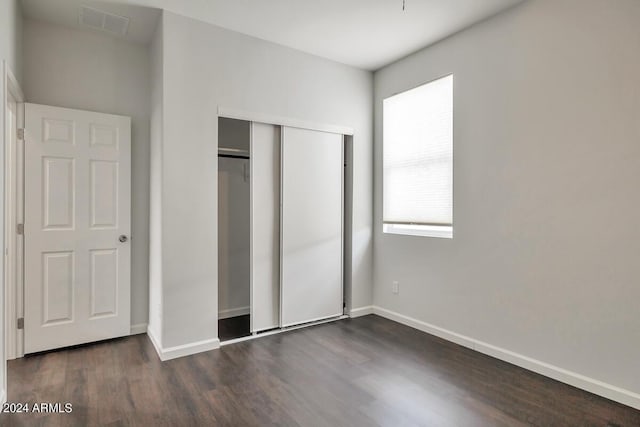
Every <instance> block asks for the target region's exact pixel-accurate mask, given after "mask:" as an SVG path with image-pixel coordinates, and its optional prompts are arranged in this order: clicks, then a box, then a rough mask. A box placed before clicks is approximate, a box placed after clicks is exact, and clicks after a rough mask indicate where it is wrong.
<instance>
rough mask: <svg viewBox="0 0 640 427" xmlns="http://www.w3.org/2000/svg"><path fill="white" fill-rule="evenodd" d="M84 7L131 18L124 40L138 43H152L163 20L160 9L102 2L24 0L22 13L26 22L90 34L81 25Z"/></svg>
mask: <svg viewBox="0 0 640 427" xmlns="http://www.w3.org/2000/svg"><path fill="white" fill-rule="evenodd" d="M132 3H133V2H132ZM82 6H88V7H91V8H94V9H98V10H101V11H103V12H108V13H112V14H115V15H119V16H124V17H127V18H129V28H128V31H127V34H126V35H125V36H124V37H121V38H123V39H126V40H128V41H131V42H135V43H148V42H150V41H151V39H152V38H153V34H154V32H155V28H156V25H157V23H158V19H159V18H160V10H159V9H155V8H150V7H142V6H137V5H133V4H121V3H116V2H111V1H99V0H22V13H23V15H24V17H26V18H31V19H35V20H38V21H45V22H51V23H53V24H58V25H63V26H65V27H71V28H77V29H82V30H87V29H88V28H87V27H84V26H82V25H80V19H79V13H80V8H81V7H82ZM90 31H94V30H90Z"/></svg>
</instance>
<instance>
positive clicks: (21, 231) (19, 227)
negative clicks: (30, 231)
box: [16, 224, 24, 235]
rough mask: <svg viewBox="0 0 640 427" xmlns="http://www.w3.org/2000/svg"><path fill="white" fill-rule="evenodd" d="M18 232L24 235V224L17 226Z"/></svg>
mask: <svg viewBox="0 0 640 427" xmlns="http://www.w3.org/2000/svg"><path fill="white" fill-rule="evenodd" d="M16 231H17V232H18V234H20V235H23V234H24V224H17V225H16Z"/></svg>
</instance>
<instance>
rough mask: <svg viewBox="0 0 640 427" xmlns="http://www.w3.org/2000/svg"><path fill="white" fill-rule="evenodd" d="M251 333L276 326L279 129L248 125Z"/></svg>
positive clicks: (278, 271) (278, 243)
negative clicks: (249, 154) (249, 139)
mask: <svg viewBox="0 0 640 427" xmlns="http://www.w3.org/2000/svg"><path fill="white" fill-rule="evenodd" d="M250 175H251V268H250V271H251V332H259V331H264V330H267V329H273V328H277V327H278V326H279V325H280V126H274V125H269V124H264V123H251V174H250Z"/></svg>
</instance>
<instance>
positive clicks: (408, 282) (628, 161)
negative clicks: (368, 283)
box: [374, 0, 640, 404]
mask: <svg viewBox="0 0 640 427" xmlns="http://www.w3.org/2000/svg"><path fill="white" fill-rule="evenodd" d="M639 22H640V2H638V1H637V0H615V1H600V0H536V1H530V2H525V3H524V4H523V5H521V6H518V7H517V8H515V9H513V10H511V11H509V12H507V13H504V14H502V15H499V16H497V17H495V18H493V19H491V20H489V21H486V22H484V23H481V24H479V25H477V26H475V27H472V28H471V29H469V30H467V31H464V32H462V33H459V34H457V35H455V36H453V37H451V38H449V39H447V40H445V41H443V42H441V43H438V44H436V45H434V46H432V47H429V48H427V49H425V50H423V51H421V52H419V53H417V54H414V55H412V56H410V57H408V58H406V59H404V60H401V61H399V62H397V63H395V64H393V65H390V66H388V67H386V68H384V69H382V70H380V71H378V72H377V73H376V74H375V154H376V156H375V175H376V179H375V222H374V224H375V245H374V248H375V251H374V252H375V254H374V265H375V269H374V277H375V289H374V303H375V304H376V305H377V306H380V307H382V308H384V309H387V310H391V311H394V312H397V313H401V314H403V315H405V316H409V317H412V318H414V319H418V320H420V321H423V322H427V323H429V324H432V325H435V326H438V327H441V328H444V329H447V330H449V331H452V332H456V333H458V334H462V335H465V336H467V337H471V338H473V339H475V340H479V341H482V342H485V343H489V344H492V345H494V346H497V347H501V348H503V349H506V350H510V351H513V352H516V353H519V354H521V355H525V356H528V357H530V358H533V359H536V360H538V361H542V362H546V363H548V364H551V365H554V366H556V367H559V368H563V369H566V370H569V371H572V372H575V373H578V374H581V375H584V376H586V377H590V378H592V379H596V380H599V381H602V382H605V383H608V384H610V385H613V386H617V387H620V388H622V389H625V390H627V391H631V392H635V393H640V369H639V365H638V361H640V345H639V344H638V343H639V342H640V341H639V340H640V315H639V314H638V313H639V309H638V307H639V303H638V301H640V286H638V283H639V280H640V263H639V262H638V255H639V254H640V227H638V225H637V222H638V218H640V196H639V194H640V193H639V192H638V183H639V182H640V113H639V111H640V90H639V88H640V84H639V78H640V25H638V23H639ZM450 72H453V73H455V99H454V102H455V107H454V111H455V116H454V121H455V125H454V126H455V129H454V132H455V142H454V147H455V148H454V151H455V153H454V164H455V172H454V182H455V190H454V239H453V240H441V239H433V238H419V237H406V236H397V235H383V234H382V220H381V213H382V199H381V198H382V176H381V173H382V163H381V155H382V139H381V138H382V100H383V99H384V98H385V97H388V96H390V95H391V94H394V93H396V92H399V91H402V90H406V89H409V88H412V87H414V86H417V85H419V84H421V83H424V82H427V81H430V80H432V79H435V78H437V77H440V76H443V75H445V74H447V73H450ZM393 280H399V281H400V294H399V295H397V296H396V295H392V293H391V282H392V281H393ZM636 396H637V395H636ZM636 404H640V400H638V402H637V403H636Z"/></svg>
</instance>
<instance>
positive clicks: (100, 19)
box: [80, 6, 129, 36]
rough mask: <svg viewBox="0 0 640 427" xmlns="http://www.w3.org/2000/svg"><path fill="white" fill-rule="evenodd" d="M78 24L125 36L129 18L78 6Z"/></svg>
mask: <svg viewBox="0 0 640 427" xmlns="http://www.w3.org/2000/svg"><path fill="white" fill-rule="evenodd" d="M80 25H84V26H85V27H90V28H93V29H94V30H100V31H105V32H107V33H111V34H115V35H117V36H125V35H126V34H127V30H128V29H129V18H127V17H126V16H120V15H115V14H113V13H108V12H103V11H101V10H98V9H93V8H91V7H87V6H82V7H81V8H80Z"/></svg>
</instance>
